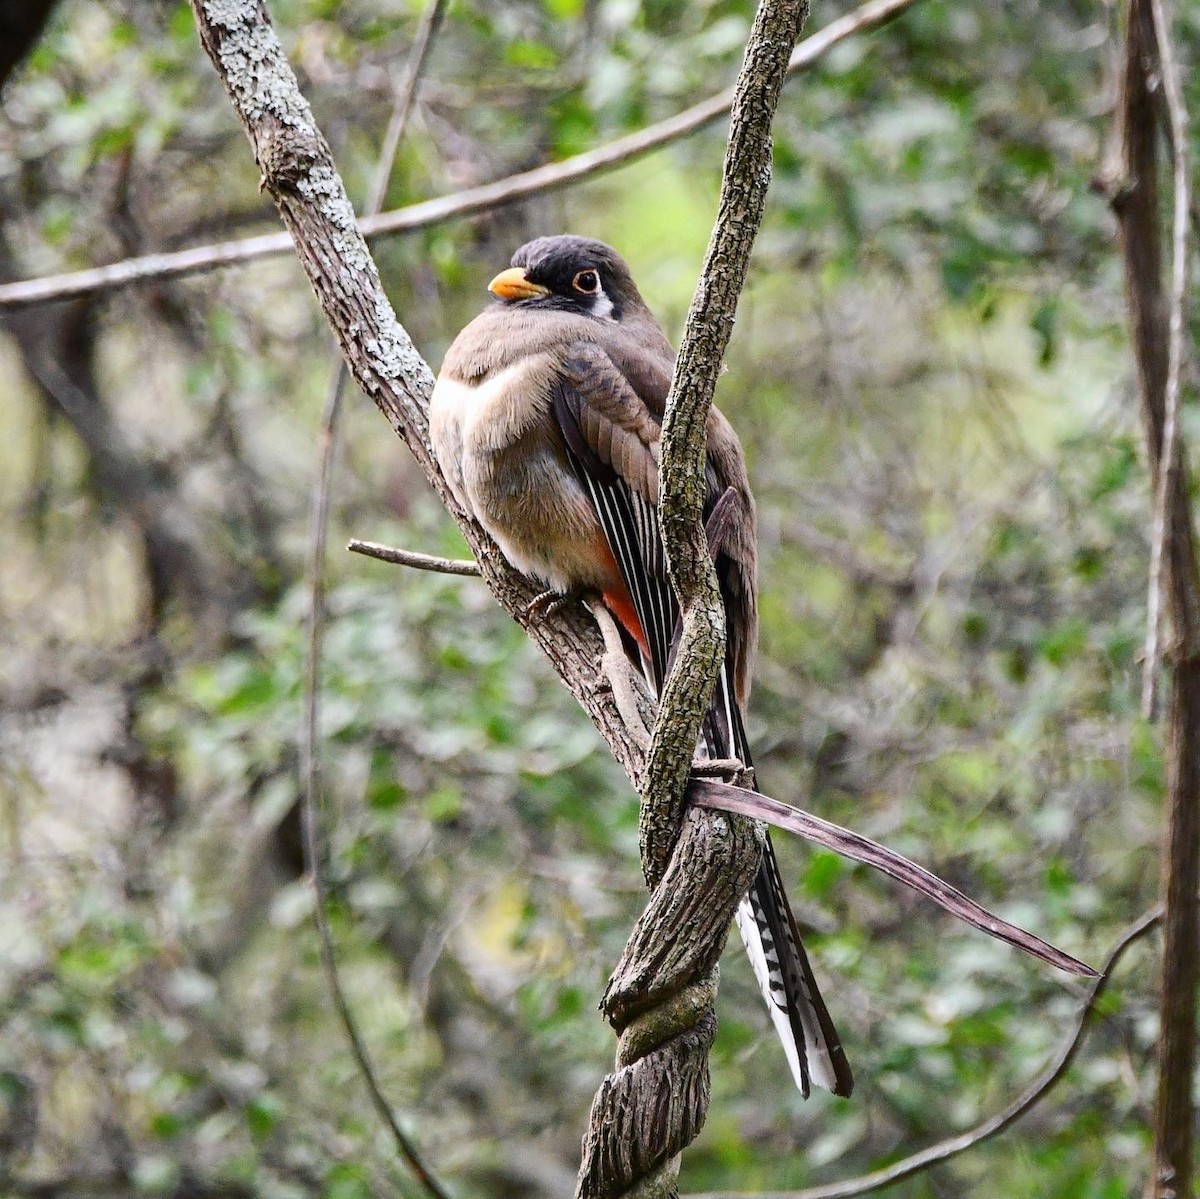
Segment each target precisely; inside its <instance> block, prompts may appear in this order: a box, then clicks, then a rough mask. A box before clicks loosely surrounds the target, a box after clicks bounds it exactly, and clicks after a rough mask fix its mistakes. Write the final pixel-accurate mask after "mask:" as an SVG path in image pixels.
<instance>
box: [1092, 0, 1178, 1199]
mask: <svg viewBox="0 0 1200 1199" xmlns="http://www.w3.org/2000/svg"><path fill="white" fill-rule="evenodd" d="M1124 16H1125V24H1126V39H1127V40H1126V51H1125V58H1124V65H1123V75H1122V80H1121V95H1120V103H1119V106H1118V127H1117V139H1116V144H1117V148H1118V162H1117V165H1116V167H1115V169H1114V170H1113V171H1112V172H1111V177H1110V179H1109V180H1107V181H1106V182H1107V185H1108V187H1109V189H1110V196H1111V198H1112V203H1113V207H1114V210H1115V211H1116V214H1117V219H1118V224H1119V229H1120V240H1121V250H1122V254H1123V256H1124V260H1125V287H1126V297H1127V301H1128V307H1129V319H1130V325H1131V328H1132V332H1133V343H1134V353H1135V357H1136V360H1137V370H1138V383H1139V388H1138V390H1139V395H1140V400H1141V413H1142V423H1143V426H1144V428H1145V432H1146V445H1147V451H1148V457H1149V460H1150V469H1151V475H1152V478H1153V479H1154V481H1155V485H1156V490H1157V485H1158V481H1159V477H1160V473H1161V472H1162V471H1164V470H1166V471H1168V472H1169V474H1168V478H1167V480H1166V485H1167V486H1166V496H1167V505H1166V512H1165V521H1166V525H1165V527H1166V534H1165V546H1164V564H1165V575H1166V578H1165V591H1166V605H1165V606H1166V610H1167V614H1168V617H1169V620H1170V626H1171V635H1170V636H1171V640H1170V643H1169V647H1168V652H1167V654H1166V655H1165V658H1166V661H1167V663H1168V665H1169V667H1170V673H1171V680H1170V690H1169V699H1168V703H1169V712H1168V717H1167V830H1166V839H1165V844H1164V850H1163V891H1164V897H1165V904H1166V914H1165V918H1164V922H1163V940H1164V944H1163V959H1162V973H1161V991H1160V1014H1161V1030H1160V1034H1159V1044H1158V1062H1159V1080H1158V1093H1157V1099H1156V1104H1155V1115H1154V1132H1155V1145H1154V1161H1153V1167H1152V1170H1151V1174H1150V1178H1149V1180H1148V1182H1147V1187H1146V1195H1147V1196H1148V1197H1151V1199H1183V1197H1185V1196H1190V1195H1191V1194H1192V1190H1193V1188H1192V1164H1193V1162H1192V1159H1193V1149H1192V1138H1193V1110H1192V1077H1193V1074H1194V1071H1195V1059H1196V995H1197V984H1198V982H1200V955H1198V954H1197V937H1198V934H1200V910H1198V899H1197V887H1198V884H1200V587H1198V581H1200V579H1198V574H1197V562H1196V535H1195V527H1194V524H1193V520H1192V515H1191V506H1190V503H1189V499H1188V496H1189V490H1190V488H1189V482H1188V471H1187V467H1186V455H1185V453H1184V447H1183V442H1182V438H1180V440H1179V441H1178V443H1177V452H1176V454H1175V455H1173V461H1170V462H1164V461H1162V451H1163V439H1164V427H1165V417H1166V404H1165V395H1166V385H1167V364H1168V357H1167V345H1168V325H1169V317H1168V309H1167V301H1166V296H1165V293H1164V288H1163V270H1162V241H1163V237H1162V229H1161V224H1160V212H1159V185H1158V134H1159V129H1160V120H1159V98H1158V96H1157V95H1156V90H1157V89H1158V85H1157V84H1152V83H1151V80H1152V79H1154V78H1155V76H1156V73H1157V64H1156V61H1155V58H1156V55H1155V34H1154V23H1153V17H1152V13H1151V9H1150V5H1149V3H1148V0H1127V3H1126V5H1125V13H1124Z"/></svg>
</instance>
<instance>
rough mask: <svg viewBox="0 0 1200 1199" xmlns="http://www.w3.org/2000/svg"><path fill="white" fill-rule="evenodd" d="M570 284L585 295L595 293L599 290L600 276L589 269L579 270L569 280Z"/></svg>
mask: <svg viewBox="0 0 1200 1199" xmlns="http://www.w3.org/2000/svg"><path fill="white" fill-rule="evenodd" d="M571 286H572V287H573V288H574V289H575V290H576V291H578V292H582V293H583V295H585V296H594V295H597V294H598V293H599V291H600V276H599V275H598V274H596V272H595V271H593V270H590V269H589V270H586V271H580V272H579V274H578V275H576V276H575V278H574V279H573V280H572V281H571Z"/></svg>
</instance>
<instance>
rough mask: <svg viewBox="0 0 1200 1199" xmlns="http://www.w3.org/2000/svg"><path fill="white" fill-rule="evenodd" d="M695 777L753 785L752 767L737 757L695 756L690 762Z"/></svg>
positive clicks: (734, 784) (733, 783) (735, 784)
mask: <svg viewBox="0 0 1200 1199" xmlns="http://www.w3.org/2000/svg"><path fill="white" fill-rule="evenodd" d="M692 774H694V775H695V776H696V777H697V778H705V779H720V780H721V782H723V783H730V784H732V785H733V786H735V787H754V785H755V780H754V767H753V766H747V765H746V763H745V762H743V761H741V760H740V759H738V758H697V759H696V760H695V761H694V762H693V763H692Z"/></svg>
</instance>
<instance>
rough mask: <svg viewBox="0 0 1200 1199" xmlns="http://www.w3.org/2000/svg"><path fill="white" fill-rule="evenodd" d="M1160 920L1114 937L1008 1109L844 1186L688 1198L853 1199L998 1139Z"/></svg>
mask: <svg viewBox="0 0 1200 1199" xmlns="http://www.w3.org/2000/svg"><path fill="white" fill-rule="evenodd" d="M1162 915H1163V910H1162V908H1155V909H1154V910H1153V911H1150V912H1146V913H1145V914H1144V915H1142V916H1140V917H1139V918H1138V919H1137V920H1135V921H1134V922H1133V923H1132V924H1131V925H1130V926H1129V927H1128V928H1127V929H1126V930H1125V931H1124V932H1123V933H1122V934H1121V935H1120V936H1119V937H1118V938H1117V941H1116V943H1115V944H1114V945H1113V947H1112V949H1111V950H1109V954H1108V957H1107V958H1106V959H1105V961H1104V965H1103V966H1102V967H1101V969H1100V973H1099V975H1097V977H1096V980H1095V982H1093V983H1092V986H1091V990H1089V991H1088V993H1087V996H1086V998H1085V999H1084V1001H1083V1007H1082V1009H1081V1010H1080V1013H1079V1018H1078V1020H1077V1021H1076V1024H1075V1028H1074V1030H1073V1031H1072V1033H1071V1035H1070V1036H1069V1037H1068V1038H1067V1039H1066V1040H1065V1041H1064V1042H1063V1045H1062V1048H1060V1049H1059V1051H1058V1054H1057V1056H1056V1057H1055V1058H1054V1061H1052V1062H1051V1063H1050V1065H1049V1066H1047V1067H1046V1069H1045V1070H1044V1071H1043V1072H1042V1074H1041V1075H1039V1076H1038V1078H1036V1079H1035V1080H1034V1081H1033V1082H1032V1083H1031V1084H1030V1085H1029V1086H1028V1087H1027V1088H1026V1089H1025V1090H1024V1091H1023V1092H1022V1093H1021V1094H1020V1095H1019V1096H1018V1097H1017V1098H1016V1099H1014V1100H1013V1102H1012V1103H1010V1104H1009V1105H1008V1107H1006V1108H1005V1109H1004V1110H1003V1111H1000V1112H997V1113H996V1114H995V1115H994V1116H990V1117H989V1118H988V1119H986V1120H984V1121H983V1123H982V1124H977V1125H976V1126H975V1127H974V1128H972V1129H969V1130H968V1131H967V1132H963V1133H959V1135H958V1136H955V1137H948V1138H947V1139H946V1140H944V1141H939V1142H938V1143H937V1144H936V1145H930V1146H929V1148H928V1149H922V1150H921V1151H920V1152H919V1153H914V1154H912V1155H910V1156H909V1157H906V1158H902V1159H901V1160H900V1161H898V1162H893V1163H892V1164H891V1165H890V1166H887V1167H886V1168H885V1169H882V1170H875V1171H873V1172H872V1173H870V1174H864V1175H862V1176H861V1177H859V1178H851V1179H847V1180H846V1181H845V1182H836V1183H832V1184H830V1185H829V1186H819V1187H809V1188H808V1189H806V1190H803V1191H755V1192H738V1193H733V1192H727V1191H710V1192H706V1193H703V1194H694V1195H690V1196H688V1199H855V1196H858V1195H868V1194H870V1193H871V1192H872V1191H880V1190H883V1188H884V1187H888V1186H891V1185H892V1184H893V1183H897V1182H900V1181H902V1180H903V1179H905V1178H911V1177H912V1176H913V1175H914V1174H920V1173H921V1172H923V1171H925V1170H928V1169H929V1168H930V1167H931V1166H936V1165H940V1164H941V1163H942V1162H945V1161H949V1160H950V1159H951V1158H952V1157H957V1156H958V1155H959V1154H960V1153H965V1152H966V1151H967V1150H968V1149H974V1148H975V1146H976V1145H980V1144H982V1143H983V1142H984V1141H987V1140H990V1139H991V1138H992V1137H995V1136H999V1134H1000V1133H1002V1132H1004V1131H1005V1130H1006V1129H1008V1128H1011V1127H1012V1125H1014V1124H1015V1123H1016V1122H1017V1121H1018V1120H1019V1119H1021V1117H1022V1116H1024V1115H1025V1114H1026V1113H1027V1112H1028V1111H1030V1109H1031V1108H1033V1107H1034V1106H1035V1105H1036V1104H1037V1103H1038V1102H1039V1101H1040V1100H1041V1099H1042V1097H1043V1096H1045V1095H1046V1094H1047V1093H1048V1092H1049V1091H1051V1090H1052V1089H1053V1088H1054V1086H1055V1085H1056V1084H1057V1083H1058V1082H1059V1080H1060V1079H1061V1078H1062V1077H1063V1075H1065V1074H1066V1072H1067V1070H1068V1069H1069V1068H1070V1066H1071V1063H1072V1062H1073V1061H1074V1060H1075V1056H1076V1054H1077V1053H1078V1052H1079V1048H1080V1046H1081V1045H1082V1044H1083V1037H1084V1033H1085V1032H1086V1031H1087V1028H1088V1025H1089V1023H1090V1022H1091V1018H1092V1014H1093V1013H1094V1012H1095V1010H1096V1005H1097V1003H1099V1001H1100V997H1101V996H1102V995H1103V994H1104V991H1105V989H1106V988H1107V987H1108V984H1109V982H1110V980H1111V979H1112V976H1113V972H1114V971H1115V970H1116V968H1117V966H1118V964H1119V963H1120V961H1121V959H1122V958H1123V957H1124V956H1125V953H1126V951H1127V950H1128V949H1129V948H1130V946H1131V945H1133V944H1134V943H1135V942H1137V941H1139V940H1140V939H1141V938H1142V937H1144V936H1145V935H1146V934H1147V933H1148V932H1150V930H1151V929H1152V928H1154V926H1155V925H1156V924H1158V923H1159V921H1160V920H1161V919H1162Z"/></svg>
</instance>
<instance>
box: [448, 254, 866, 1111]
mask: <svg viewBox="0 0 1200 1199" xmlns="http://www.w3.org/2000/svg"><path fill="white" fill-rule="evenodd" d="M488 290H489V291H491V293H492V294H493V296H494V297H495V300H494V301H493V303H492V304H491V305H490V306H489V307H488V308H487V309H486V310H485V311H484V312H483V313H481V314H480V315H479V316H478V317H476V318H475V320H473V321H472V322H471V323H470V324H469V325H467V327H466V328H465V329H464V330H463V331H462V332H461V333H460V334H459V335H458V337H457V338H456V339H455V341H454V343H453V345H451V347H450V349H449V351H448V353H447V354H446V359H445V362H444V363H443V364H442V371H441V375H440V376H439V378H438V381H437V386H436V387H435V388H434V392H433V398H432V401H431V404H430V432H431V436H432V441H433V449H434V453H435V454H436V456H437V460H438V464H439V466H440V467H441V469H442V472H443V474H444V475H445V477H446V480H447V482H448V483H449V485H450V488H451V490H452V491H453V492H454V494H455V496H456V497H457V498H458V500H459V502H460V503H461V504H462V505H463V507H464V508H466V509H468V510H469V511H470V512H472V513H473V514H474V515H475V517H476V519H477V520H478V521H479V523H480V524H481V525H482V526H483V527H484V528H485V529H486V530H487V531H488V532H489V533H490V534H491V535H492V537H493V538H494V539H495V540H496V542H497V544H498V545H499V546H500V548H501V550H503V552H504V555H505V557H507V558H508V560H509V561H510V562H511V563H512V565H513V566H515V567H516V568H517V569H518V570H520V571H522V572H523V573H524V574H527V575H531V576H533V577H534V578H535V579H538V580H541V581H542V582H544V583H545V584H547V585H548V586H549V587H550V588H551V589H552V590H553V591H556V592H560V593H562V594H564V595H572V594H581V593H587V592H590V593H593V594H596V593H598V594H599V595H600V596H602V597H603V601H604V603H605V605H606V606H607V607H608V609H609V610H610V611H611V612H612V614H613V616H614V617H615V619H616V620H617V622H618V623H619V625H620V627H621V629H622V630H623V631H624V635H625V637H626V638H627V649H628V651H629V655H630V657H631V659H632V660H633V661H634V662H635V664H636V665H637V666H638V667H639V668H640V669H641V670H642V672H643V673H644V675H645V677H646V679H647V681H648V683H649V684H650V685H651V687H652V688H653V689H654V690H655V692H656V693H658V692H659V691H660V690H661V687H662V683H663V680H664V678H665V675H666V672H667V667H668V661H669V656H670V653H671V647H672V642H673V639H674V637H675V636H676V632H677V625H678V620H679V607H678V603H677V601H676V598H675V595H674V592H673V591H672V588H671V585H670V583H669V581H668V579H667V571H666V562H665V557H664V552H663V545H662V537H661V534H660V531H659V523H658V494H659V491H658V461H659V438H660V434H661V422H662V416H663V407H664V404H665V402H666V398H667V391H668V389H669V388H670V385H671V372H672V369H673V367H674V361H675V355H674V352H673V351H672V349H671V346H670V343H669V342H668V341H667V338H666V335H665V334H664V333H663V331H662V329H660V328H659V326H658V323H657V322H656V321H655V319H654V317H653V316H652V315H651V313H650V310H649V309H648V308H647V307H646V304H645V302H644V301H643V300H642V297H641V295H640V294H639V293H638V289H637V286H636V285H635V284H634V281H633V279H632V277H631V276H630V273H629V268H628V267H627V266H626V265H625V262H624V261H623V260H622V259H621V257H620V256H619V255H618V254H617V253H616V251H615V250H613V249H612V248H611V247H610V246H607V245H605V244H604V243H603V242H599V241H592V240H590V239H587V238H582V237H573V236H560V237H541V238H538V239H537V240H536V241H531V242H529V243H528V244H527V245H525V246H522V247H521V248H520V249H519V250H518V251H517V252H516V254H514V255H513V259H512V266H511V267H510V268H509V269H508V270H505V271H501V272H500V274H498V275H497V276H496V277H495V278H494V279H493V280H492V281H491V283H490V284H489V285H488ZM706 473H707V479H706V491H707V498H706V503H705V519H706V520H707V521H709V533H710V543H711V544H712V546H713V548H714V551H715V566H716V572H717V578H718V581H719V584H720V588H721V592H722V595H723V597H724V601H725V608H726V614H727V630H728V632H727V636H728V645H727V650H726V661H725V666H724V669H723V671H722V673H721V677H720V679H719V681H718V684H717V688H716V692H715V695H714V698H713V702H712V705H711V707H710V710H709V713H708V715H707V717H706V719H705V722H704V727H703V730H702V734H701V739H702V742H703V750H704V752H705V753H707V755H708V756H709V757H712V758H737V759H739V760H740V761H742V762H743V763H745V764H746V765H747V766H749V765H750V748H749V746H748V744H747V741H746V732H745V728H744V720H743V717H744V713H745V710H746V704H747V701H748V699H749V695H750V676H751V672H752V668H753V661H754V654H755V647H756V643H757V635H758V611H757V600H756V587H757V583H756V568H755V562H756V553H757V551H756V531H755V514H754V500H753V498H752V497H751V494H750V488H749V482H748V480H747V476H746V464H745V460H744V457H743V454H742V447H741V444H740V442H739V441H738V438H737V434H736V433H734V431H733V428H732V426H731V425H730V424H729V422H728V421H727V420H726V419H725V417H724V416H722V415H721V413H720V412H718V411H717V410H716V408H713V409H712V410H711V411H710V413H709V417H708V461H707V472H706ZM718 509H719V519H718V520H713V513H714V510H718ZM715 524H719V525H720V531H719V532H716V533H714V528H713V526H714V525H715ZM737 925H738V929H739V931H740V932H741V935H742V939H743V941H744V942H745V944H746V949H747V952H748V953H749V955H750V960H751V963H752V964H753V966H754V972H755V975H756V976H757V978H758V982H759V986H760V987H761V988H762V992H763V997H764V998H765V1000H766V1002H767V1007H768V1009H769V1011H770V1013H771V1018H772V1020H773V1022H774V1024H775V1027H776V1029H777V1031H778V1033H779V1036H780V1039H781V1040H782V1042H783V1046H784V1050H785V1051H786V1053H787V1058H788V1062H789V1064H790V1066H791V1070H792V1074H793V1076H794V1077H795V1079H796V1084H797V1085H798V1086H799V1087H800V1089H801V1091H802V1092H803V1093H804V1094H805V1095H807V1094H808V1092H809V1085H810V1080H811V1081H812V1082H815V1083H817V1084H819V1085H820V1086H823V1087H825V1088H827V1089H828V1090H830V1091H832V1092H833V1093H834V1094H836V1095H849V1094H850V1091H851V1088H852V1087H853V1085H854V1079H853V1076H852V1074H851V1072H850V1067H849V1064H848V1063H847V1061H846V1056H845V1053H844V1052H843V1050H842V1046H841V1043H840V1041H839V1040H838V1036H837V1033H836V1031H835V1030H834V1027H833V1023H832V1021H831V1020H830V1018H829V1013H828V1012H827V1011H826V1008H825V1004H824V1002H823V1000H822V999H821V995H820V993H819V991H818V990H817V984H816V980H815V979H814V977H813V973H812V968H811V967H810V965H809V962H808V957H807V955H806V954H805V952H804V947H803V945H802V944H801V942H800V936H799V933H798V932H797V930H796V924H795V920H794V918H793V916H792V913H791V909H790V908H789V907H788V903H787V899H786V898H785V896H784V891H783V884H782V881H781V879H780V876H779V869H778V866H777V864H776V860H775V853H774V850H773V849H772V847H771V843H770V841H769V840H768V841H767V844H766V848H765V851H764V854H763V859H762V863H761V865H760V867H759V872H758V876H757V878H756V880H755V882H754V886H753V888H752V889H751V891H750V894H749V895H748V896H747V897H746V899H745V900H744V901H743V902H742V904H741V906H740V907H739V909H738V913H737Z"/></svg>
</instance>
